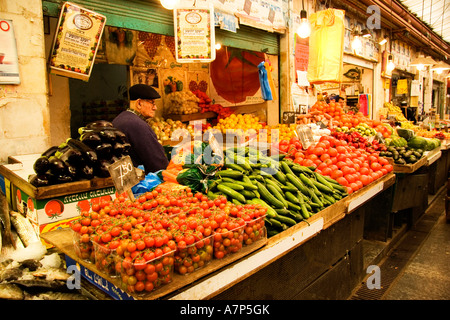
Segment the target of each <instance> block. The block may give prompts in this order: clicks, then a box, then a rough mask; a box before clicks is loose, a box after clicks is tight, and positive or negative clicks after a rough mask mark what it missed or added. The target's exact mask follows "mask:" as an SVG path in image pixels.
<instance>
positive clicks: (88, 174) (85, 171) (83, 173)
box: [78, 166, 94, 180]
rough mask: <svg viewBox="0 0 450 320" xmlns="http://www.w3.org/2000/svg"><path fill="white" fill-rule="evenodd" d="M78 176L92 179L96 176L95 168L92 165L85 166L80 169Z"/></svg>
mask: <svg viewBox="0 0 450 320" xmlns="http://www.w3.org/2000/svg"><path fill="white" fill-rule="evenodd" d="M78 176H79V177H80V178H82V179H87V180H90V179H92V178H94V168H93V167H91V166H84V167H81V168H79V169H78Z"/></svg>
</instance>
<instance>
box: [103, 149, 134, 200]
mask: <svg viewBox="0 0 450 320" xmlns="http://www.w3.org/2000/svg"><path fill="white" fill-rule="evenodd" d="M108 171H109V173H110V175H111V178H112V180H113V183H114V186H115V187H116V190H117V192H118V193H119V194H121V193H123V192H124V191H126V192H127V193H128V195H129V196H130V198H132V200H133V199H134V197H131V196H132V192H131V188H132V187H133V186H134V185H136V184H137V183H138V182H139V179H138V176H137V174H136V170H135V168H134V166H133V162H132V161H131V158H130V156H126V157H122V158H121V159H120V160H118V161H116V162H114V163H113V164H112V165H110V166H109V167H108Z"/></svg>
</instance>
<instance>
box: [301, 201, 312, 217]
mask: <svg viewBox="0 0 450 320" xmlns="http://www.w3.org/2000/svg"><path fill="white" fill-rule="evenodd" d="M300 213H301V214H302V217H303V219H308V218H309V217H310V216H311V214H310V213H309V211H308V210H307V209H306V205H305V204H304V203H300Z"/></svg>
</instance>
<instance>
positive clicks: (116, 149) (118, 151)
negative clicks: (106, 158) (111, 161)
mask: <svg viewBox="0 0 450 320" xmlns="http://www.w3.org/2000/svg"><path fill="white" fill-rule="evenodd" d="M125 151H126V146H125V145H124V144H123V143H120V142H116V143H114V145H113V154H114V155H115V156H116V157H118V158H121V157H122V156H123V155H124V153H125Z"/></svg>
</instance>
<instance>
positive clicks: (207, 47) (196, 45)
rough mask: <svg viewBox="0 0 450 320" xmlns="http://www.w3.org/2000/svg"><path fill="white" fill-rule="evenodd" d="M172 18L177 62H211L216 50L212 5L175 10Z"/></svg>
mask: <svg viewBox="0 0 450 320" xmlns="http://www.w3.org/2000/svg"><path fill="white" fill-rule="evenodd" d="M173 18H174V28H175V30H174V33H175V49H176V59H177V62H179V63H198V62H211V61H213V60H214V59H215V58H216V50H215V32H214V6H213V5H212V3H204V4H197V5H196V6H195V7H178V8H175V9H174V10H173Z"/></svg>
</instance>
